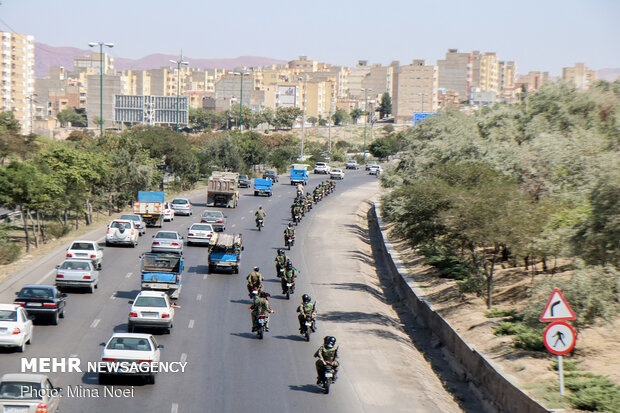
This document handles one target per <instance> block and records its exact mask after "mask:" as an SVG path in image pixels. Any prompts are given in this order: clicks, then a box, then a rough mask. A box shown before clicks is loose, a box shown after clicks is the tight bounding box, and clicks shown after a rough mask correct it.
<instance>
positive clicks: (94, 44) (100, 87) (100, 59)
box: [88, 42, 114, 136]
mask: <svg viewBox="0 0 620 413" xmlns="http://www.w3.org/2000/svg"><path fill="white" fill-rule="evenodd" d="M97 45H99V133H100V135H101V136H103V46H105V47H109V48H112V47H114V43H104V42H92V43H88V46H89V47H95V46H97Z"/></svg>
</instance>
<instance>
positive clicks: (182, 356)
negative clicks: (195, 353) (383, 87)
mask: <svg viewBox="0 0 620 413" xmlns="http://www.w3.org/2000/svg"><path fill="white" fill-rule="evenodd" d="M186 361H187V353H182V354H181V363H185V362H186Z"/></svg>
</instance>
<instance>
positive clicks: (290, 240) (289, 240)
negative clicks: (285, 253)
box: [284, 235, 295, 250]
mask: <svg viewBox="0 0 620 413" xmlns="http://www.w3.org/2000/svg"><path fill="white" fill-rule="evenodd" d="M293 245H295V237H294V236H292V235H285V236H284V246H285V247H286V248H288V249H289V250H290V249H291V247H292V246H293Z"/></svg>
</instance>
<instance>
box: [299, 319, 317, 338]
mask: <svg viewBox="0 0 620 413" xmlns="http://www.w3.org/2000/svg"><path fill="white" fill-rule="evenodd" d="M301 328H302V330H301V334H302V335H303V336H304V337H305V338H306V341H310V333H311V332H314V319H313V318H312V316H310V315H307V316H306V319H305V320H304V323H303V324H302V327H301Z"/></svg>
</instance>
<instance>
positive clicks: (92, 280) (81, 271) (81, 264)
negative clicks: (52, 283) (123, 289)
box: [56, 258, 99, 294]
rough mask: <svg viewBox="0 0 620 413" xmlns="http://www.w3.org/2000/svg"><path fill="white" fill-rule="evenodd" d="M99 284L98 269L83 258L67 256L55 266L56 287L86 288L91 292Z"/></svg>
mask: <svg viewBox="0 0 620 413" xmlns="http://www.w3.org/2000/svg"><path fill="white" fill-rule="evenodd" d="M98 285H99V271H97V268H95V266H94V265H93V263H92V262H90V261H89V260H85V259H78V258H67V259H66V260H65V261H64V262H63V263H62V264H60V265H57V266H56V288H58V289H61V288H63V287H78V288H87V289H88V291H89V292H90V293H91V294H92V293H94V292H95V288H97V286H98Z"/></svg>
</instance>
